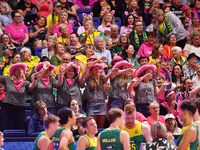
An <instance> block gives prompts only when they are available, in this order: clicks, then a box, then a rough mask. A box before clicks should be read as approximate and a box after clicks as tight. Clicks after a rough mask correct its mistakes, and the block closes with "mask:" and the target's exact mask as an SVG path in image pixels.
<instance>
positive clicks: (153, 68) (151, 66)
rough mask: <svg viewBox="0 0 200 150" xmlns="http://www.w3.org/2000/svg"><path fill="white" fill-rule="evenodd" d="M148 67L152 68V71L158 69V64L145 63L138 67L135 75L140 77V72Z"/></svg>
mask: <svg viewBox="0 0 200 150" xmlns="http://www.w3.org/2000/svg"><path fill="white" fill-rule="evenodd" d="M147 69H151V70H152V71H154V70H155V69H156V66H155V65H143V66H142V67H140V68H138V70H137V72H136V73H135V75H134V76H135V77H139V76H140V74H141V73H142V72H144V71H145V70H147Z"/></svg>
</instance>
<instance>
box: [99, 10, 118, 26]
mask: <svg viewBox="0 0 200 150" xmlns="http://www.w3.org/2000/svg"><path fill="white" fill-rule="evenodd" d="M107 14H111V15H112V21H111V24H115V17H114V15H113V14H112V13H111V12H107V13H106V14H105V15H104V16H103V20H102V23H101V24H102V25H103V26H104V27H105V26H106V17H107Z"/></svg>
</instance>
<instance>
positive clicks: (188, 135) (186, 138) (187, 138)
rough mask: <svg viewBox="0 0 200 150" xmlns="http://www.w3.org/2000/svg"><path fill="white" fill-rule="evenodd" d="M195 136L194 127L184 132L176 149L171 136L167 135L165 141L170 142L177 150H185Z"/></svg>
mask: <svg viewBox="0 0 200 150" xmlns="http://www.w3.org/2000/svg"><path fill="white" fill-rule="evenodd" d="M196 136H197V131H196V129H195V128H194V127H192V128H191V127H189V128H188V129H186V130H185V132H184V134H183V138H182V140H181V142H180V144H179V146H178V147H177V146H176V145H175V144H174V137H173V135H172V134H169V135H168V136H167V140H168V141H169V142H171V143H172V144H174V146H175V147H176V149H177V150H186V149H187V147H188V145H189V144H190V142H194V141H195V139H196Z"/></svg>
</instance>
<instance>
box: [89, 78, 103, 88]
mask: <svg viewBox="0 0 200 150" xmlns="http://www.w3.org/2000/svg"><path fill="white" fill-rule="evenodd" d="M96 85H97V91H99V90H101V76H99V77H98V79H97V82H96V80H95V79H94V77H93V76H91V82H90V87H89V90H90V92H92V91H94V89H95V87H96Z"/></svg>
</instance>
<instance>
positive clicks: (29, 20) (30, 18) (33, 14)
mask: <svg viewBox="0 0 200 150" xmlns="http://www.w3.org/2000/svg"><path fill="white" fill-rule="evenodd" d="M26 8H30V9H31V11H30V12H27V14H26V16H25V17H24V24H25V25H26V26H31V25H33V24H35V23H36V21H37V12H39V10H38V8H37V6H36V5H35V4H33V3H31V6H30V7H26V6H25V3H23V2H19V3H18V4H17V9H21V10H22V11H24V10H26Z"/></svg>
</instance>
